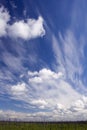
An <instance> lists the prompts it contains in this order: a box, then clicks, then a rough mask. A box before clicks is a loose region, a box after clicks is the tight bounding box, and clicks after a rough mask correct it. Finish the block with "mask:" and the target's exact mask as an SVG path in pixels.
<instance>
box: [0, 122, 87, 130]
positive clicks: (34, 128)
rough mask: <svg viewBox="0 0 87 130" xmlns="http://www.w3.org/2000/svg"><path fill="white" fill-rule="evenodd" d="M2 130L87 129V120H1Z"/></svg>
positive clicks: (0, 126)
mask: <svg viewBox="0 0 87 130" xmlns="http://www.w3.org/2000/svg"><path fill="white" fill-rule="evenodd" d="M0 130H87V122H68V123H63V122H61V123H55V122H54V123H52V122H51V123H50V122H49V123H47V122H44V123H43V122H41V123H40V122H38V123H28V122H0Z"/></svg>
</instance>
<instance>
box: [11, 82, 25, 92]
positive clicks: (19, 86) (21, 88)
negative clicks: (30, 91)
mask: <svg viewBox="0 0 87 130" xmlns="http://www.w3.org/2000/svg"><path fill="white" fill-rule="evenodd" d="M26 91H27V88H26V84H25V83H20V84H17V85H13V86H12V87H11V94H13V95H20V94H23V93H25V92H26Z"/></svg>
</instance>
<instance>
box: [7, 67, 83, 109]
mask: <svg viewBox="0 0 87 130" xmlns="http://www.w3.org/2000/svg"><path fill="white" fill-rule="evenodd" d="M26 76H27V80H28V81H27V83H25V82H22V83H18V84H16V85H13V86H11V85H10V87H8V91H7V92H8V93H9V94H10V95H11V96H10V98H11V99H15V100H19V101H23V102H24V103H25V104H27V106H26V107H27V108H29V107H30V105H28V104H31V106H32V109H44V110H45V109H48V110H54V109H55V108H58V109H61V108H62V107H63V106H64V107H63V109H67V108H70V107H71V106H72V103H73V102H75V101H77V100H79V99H80V98H81V96H82V95H81V94H80V93H79V92H77V91H76V90H75V89H74V88H73V87H72V86H71V85H70V84H69V83H68V82H67V81H66V80H65V78H64V75H63V73H62V72H54V71H52V70H50V69H47V68H43V69H41V70H40V71H34V72H32V71H28V74H26ZM68 97H69V98H68ZM59 104H60V105H59ZM24 106H25V105H24Z"/></svg>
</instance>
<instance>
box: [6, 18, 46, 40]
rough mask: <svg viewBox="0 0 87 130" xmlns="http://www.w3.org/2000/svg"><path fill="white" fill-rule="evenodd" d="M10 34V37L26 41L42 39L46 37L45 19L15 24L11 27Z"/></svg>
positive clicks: (28, 20)
mask: <svg viewBox="0 0 87 130" xmlns="http://www.w3.org/2000/svg"><path fill="white" fill-rule="evenodd" d="M8 32H9V36H10V37H13V38H22V39H25V40H29V39H32V38H36V37H42V36H44V35H45V30H44V27H43V19H42V17H39V18H38V19H37V20H35V19H27V22H24V20H22V21H18V22H15V23H14V24H12V25H10V26H9V28H8Z"/></svg>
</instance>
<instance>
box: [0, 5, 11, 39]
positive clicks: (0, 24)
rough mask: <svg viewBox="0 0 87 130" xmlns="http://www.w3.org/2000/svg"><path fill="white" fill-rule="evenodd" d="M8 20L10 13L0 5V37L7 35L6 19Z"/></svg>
mask: <svg viewBox="0 0 87 130" xmlns="http://www.w3.org/2000/svg"><path fill="white" fill-rule="evenodd" d="M9 20H10V15H9V13H8V12H7V10H6V9H5V8H4V7H3V6H2V7H1V8H0V37H2V36H6V35H7V26H8V21H9Z"/></svg>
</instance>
